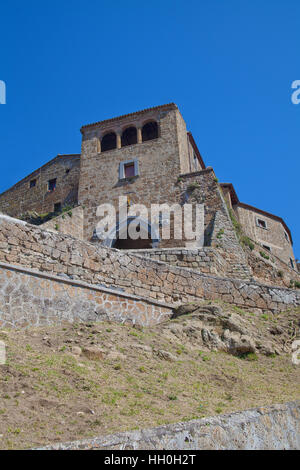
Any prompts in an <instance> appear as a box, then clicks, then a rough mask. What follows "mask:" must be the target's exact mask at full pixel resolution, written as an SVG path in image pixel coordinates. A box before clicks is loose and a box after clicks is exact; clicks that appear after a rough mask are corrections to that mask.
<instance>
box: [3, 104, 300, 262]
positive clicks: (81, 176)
mask: <svg viewBox="0 0 300 470" xmlns="http://www.w3.org/2000/svg"><path fill="white" fill-rule="evenodd" d="M81 133H82V147H81V154H80V155H79V154H78V155H58V156H57V157H55V158H54V159H53V160H51V161H50V162H49V163H47V164H46V165H44V166H43V167H41V168H40V169H38V170H36V171H35V172H33V173H32V174H31V175H29V176H27V177H26V178H24V179H23V180H21V181H20V182H18V183H17V184H15V185H14V186H13V187H12V188H10V189H8V190H7V191H5V192H4V193H2V194H1V195H0V211H1V212H3V213H5V214H8V215H10V216H13V217H17V218H19V217H24V214H26V212H28V211H34V212H36V213H39V214H42V213H43V214H44V213H47V212H50V213H51V212H52V213H53V214H58V213H59V212H60V211H61V210H62V209H63V208H64V207H65V206H72V207H76V206H80V210H81V214H80V220H82V230H80V231H79V232H76V233H82V238H83V239H84V240H86V241H92V242H93V243H107V240H105V239H101V237H99V234H97V232H96V233H95V228H96V227H97V223H98V221H99V217H98V215H97V208H98V206H99V205H102V204H105V203H109V204H113V206H114V207H115V209H116V211H117V214H119V210H120V205H119V201H120V197H123V198H124V200H126V204H127V208H128V209H129V208H130V207H131V206H132V205H133V204H143V205H145V206H146V207H147V208H150V205H151V204H164V203H167V204H169V205H173V204H179V205H181V206H183V205H184V204H185V203H186V202H188V201H192V202H193V203H195V202H197V203H199V202H200V203H201V204H203V206H204V212H205V214H204V215H205V217H204V220H205V222H204V225H205V227H204V228H205V238H204V244H206V245H208V246H209V245H210V244H212V239H213V236H212V233H213V230H215V229H216V226H217V219H218V224H220V223H221V222H220V220H223V221H224V217H225V218H227V219H228V220H229V212H230V210H232V211H233V213H234V215H235V217H236V218H237V220H238V221H239V223H240V224H241V226H242V228H243V230H244V232H245V234H246V235H247V236H248V237H249V238H250V239H251V240H253V241H254V242H255V243H256V244H258V245H259V246H261V247H262V249H264V250H267V251H269V252H270V253H272V255H274V256H275V257H278V258H279V259H280V260H281V261H283V262H284V263H286V264H287V265H289V266H290V267H291V268H292V269H295V270H296V269H297V264H296V261H295V257H294V253H293V246H292V236H291V232H290V230H289V228H288V227H287V226H286V224H285V222H284V221H283V219H281V218H280V217H278V216H276V215H274V214H270V213H267V212H265V211H263V210H261V209H258V208H255V207H252V206H249V205H247V204H244V203H241V202H240V201H239V199H238V197H237V195H236V192H235V190H234V187H233V185H232V184H230V183H227V184H225V183H223V184H219V183H218V181H217V179H216V176H215V174H214V172H213V169H212V168H211V167H208V168H206V166H205V164H204V161H203V159H202V157H201V154H200V152H199V150H198V147H197V145H196V143H195V141H194V139H193V136H192V134H191V133H190V132H188V131H187V128H186V124H185V122H184V119H183V118H182V116H181V114H180V111H179V109H178V108H177V106H176V105H175V104H173V103H171V104H167V105H162V106H157V107H154V108H150V109H146V110H143V111H138V112H135V113H131V114H128V115H124V116H119V117H115V118H112V119H107V120H104V121H100V122H97V123H93V124H89V125H85V126H83V127H82V128H81ZM194 190H195V191H194ZM193 191H194V192H193ZM196 193H197V195H198V196H197V197H195V194H196ZM221 212H222V214H221ZM220 214H221V215H222V217H223V219H222V217H221V218H220ZM116 223H117V230H116V237H115V238H114V239H111V240H110V241H109V244H108V246H112V247H114V248H118V249H123V248H124V249H148V248H153V247H159V248H172V247H178V246H181V247H183V246H187V247H188V246H190V245H189V242H188V241H187V240H186V239H185V238H184V237H183V238H182V239H181V240H180V239H175V237H174V229H173V228H172V220H171V219H170V226H171V230H170V231H171V237H170V239H167V240H164V239H163V238H162V237H161V230H162V227H160V228H159V229H158V233H157V235H156V236H155V239H153V232H152V237H151V230H150V229H151V227H150V226H149V227H148V228H147V224H148V223H149V221H146V222H145V227H146V228H145V230H148V229H149V230H148V232H149V236H148V238H147V239H144V240H130V239H129V240H121V237H120V236H118V234H119V235H120V233H121V230H124V229H125V230H127V226H126V227H125V228H124V227H123V226H122V220H121V219H117V222H116ZM226 223H227V222H225V225H226ZM229 223H231V222H230V220H229ZM64 224H66V222H64ZM220 227H221V228H219V229H218V230H219V233H222V230H223V228H222V225H220ZM223 231H224V230H223ZM219 238H221V236H220V237H219ZM202 244H203V243H202ZM195 246H197V244H196V245H195Z"/></svg>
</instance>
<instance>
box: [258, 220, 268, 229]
mask: <svg viewBox="0 0 300 470" xmlns="http://www.w3.org/2000/svg"><path fill="white" fill-rule="evenodd" d="M256 220H257V225H258V227H261V228H267V224H266V222H265V221H264V220H262V219H256Z"/></svg>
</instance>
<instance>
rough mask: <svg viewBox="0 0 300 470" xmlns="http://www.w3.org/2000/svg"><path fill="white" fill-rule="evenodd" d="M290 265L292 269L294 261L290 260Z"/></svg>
mask: <svg viewBox="0 0 300 470" xmlns="http://www.w3.org/2000/svg"><path fill="white" fill-rule="evenodd" d="M290 265H291V267H292V268H293V269H294V261H293V260H292V258H290Z"/></svg>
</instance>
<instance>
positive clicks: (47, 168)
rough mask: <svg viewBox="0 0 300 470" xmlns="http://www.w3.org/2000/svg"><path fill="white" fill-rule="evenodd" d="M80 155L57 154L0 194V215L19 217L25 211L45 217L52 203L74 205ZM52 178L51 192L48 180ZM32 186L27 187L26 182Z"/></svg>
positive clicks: (50, 209) (50, 210)
mask: <svg viewBox="0 0 300 470" xmlns="http://www.w3.org/2000/svg"><path fill="white" fill-rule="evenodd" d="M79 167H80V155H58V156H57V157H56V158H54V159H53V160H51V161H50V162H48V163H46V164H45V165H44V166H42V167H41V168H39V169H38V170H36V171H34V172H33V173H31V174H30V175H28V176H27V177H26V178H24V179H22V180H21V181H19V182H18V183H17V184H15V185H14V186H12V187H11V188H10V189H8V190H7V191H5V192H4V193H2V194H0V212H3V213H5V214H8V215H10V216H12V217H19V216H20V215H22V214H24V213H25V212H27V211H35V212H37V213H38V214H45V213H48V212H53V211H54V204H56V203H61V204H62V206H65V205H74V204H76V203H77V200H78V183H79V170H80V168H79ZM54 178H56V179H57V182H56V188H55V190H54V191H49V190H48V181H49V180H52V179H54ZM31 181H35V186H34V187H30V182H31Z"/></svg>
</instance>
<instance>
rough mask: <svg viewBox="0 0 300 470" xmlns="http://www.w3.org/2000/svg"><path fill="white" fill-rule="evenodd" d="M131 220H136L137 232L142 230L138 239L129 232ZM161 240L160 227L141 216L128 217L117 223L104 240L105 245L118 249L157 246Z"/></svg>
mask: <svg viewBox="0 0 300 470" xmlns="http://www.w3.org/2000/svg"><path fill="white" fill-rule="evenodd" d="M131 222H134V224H135V225H136V226H137V227H138V228H137V232H140V237H139V238H137V239H132V238H130V235H129V233H128V228H129V226H130V223H131ZM159 241H160V240H159V232H158V229H157V228H156V227H154V226H151V224H149V222H148V221H147V220H144V219H142V218H141V217H128V219H125V220H124V221H122V222H120V223H118V224H117V226H116V228H115V229H114V230H112V231H111V233H110V234H109V235H108V237H107V238H106V239H105V240H104V245H105V246H108V247H110V248H116V249H118V250H146V249H151V248H155V247H157V245H158V243H159Z"/></svg>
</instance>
